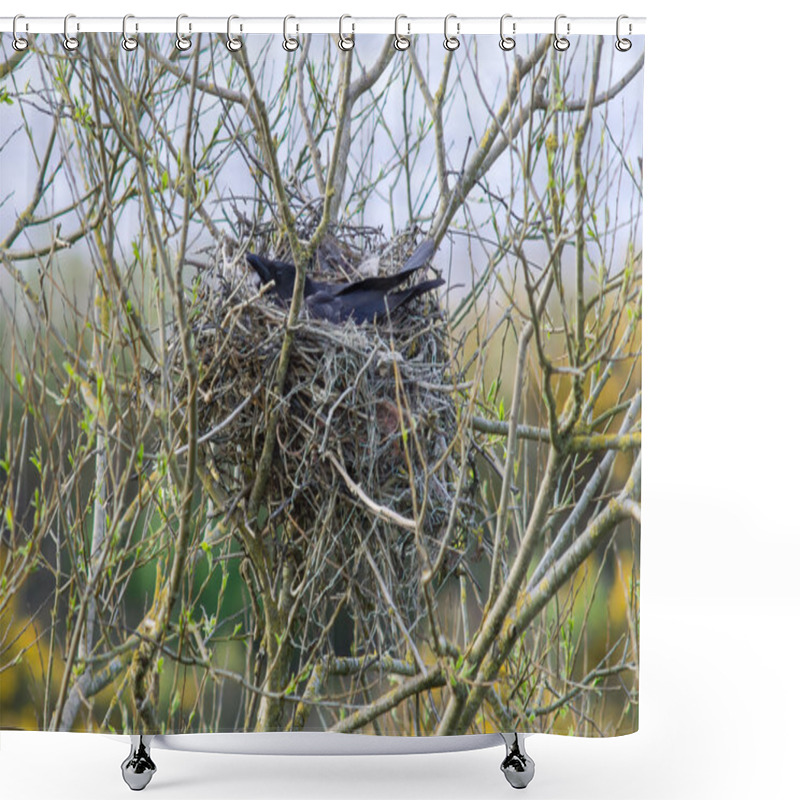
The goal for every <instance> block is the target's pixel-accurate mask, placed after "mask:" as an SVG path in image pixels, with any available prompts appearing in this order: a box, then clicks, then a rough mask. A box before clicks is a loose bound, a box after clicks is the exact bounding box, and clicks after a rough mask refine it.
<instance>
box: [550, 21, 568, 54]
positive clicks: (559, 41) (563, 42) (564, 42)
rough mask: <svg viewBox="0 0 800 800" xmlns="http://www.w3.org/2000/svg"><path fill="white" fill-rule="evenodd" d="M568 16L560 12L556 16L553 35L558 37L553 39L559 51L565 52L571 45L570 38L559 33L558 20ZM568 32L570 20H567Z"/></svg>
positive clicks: (554, 45)
mask: <svg viewBox="0 0 800 800" xmlns="http://www.w3.org/2000/svg"><path fill="white" fill-rule="evenodd" d="M566 18H567V15H566V14H559V15H558V16H557V17H556V21H555V24H554V26H553V35H554V36H555V37H556V38H555V39H554V40H553V47H555V49H556V50H558V51H559V52H563V51H564V50H566V49H567V48H568V47H569V39H565V38H564V37H563V36H561V35H559V33H558V21H559V20H560V19H566ZM567 34H569V22H567Z"/></svg>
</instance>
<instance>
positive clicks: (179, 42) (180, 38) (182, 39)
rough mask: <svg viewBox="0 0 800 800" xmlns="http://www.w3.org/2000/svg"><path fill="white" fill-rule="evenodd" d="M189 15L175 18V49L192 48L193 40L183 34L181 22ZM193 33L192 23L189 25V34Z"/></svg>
mask: <svg viewBox="0 0 800 800" xmlns="http://www.w3.org/2000/svg"><path fill="white" fill-rule="evenodd" d="M188 16H189V15H188V14H178V16H177V17H176V18H175V47H176V48H177V49H178V50H188V49H189V48H190V47H191V46H192V40H191V39H190V38H189V37H188V36H184V35H183V34H182V33H181V20H182V19H186V18H187V17H188ZM191 32H192V23H191V22H190V23H189V33H190V34H191Z"/></svg>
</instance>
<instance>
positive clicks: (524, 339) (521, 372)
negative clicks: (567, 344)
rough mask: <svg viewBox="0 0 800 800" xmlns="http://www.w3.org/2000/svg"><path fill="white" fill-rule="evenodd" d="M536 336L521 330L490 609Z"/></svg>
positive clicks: (495, 591)
mask: <svg viewBox="0 0 800 800" xmlns="http://www.w3.org/2000/svg"><path fill="white" fill-rule="evenodd" d="M532 336H533V323H532V322H530V321H528V322H527V323H525V327H524V328H523V329H522V335H521V336H520V340H519V349H518V351H517V371H516V375H515V377H514V388H513V392H514V393H513V395H512V397H511V418H510V421H509V424H508V440H507V442H506V464H505V469H504V471H503V485H502V488H501V489H500V503H499V504H498V507H497V523H496V525H495V531H494V550H493V552H492V567H491V570H492V571H491V578H490V580H489V597H488V599H487V601H486V605H487V606H490V605H492V604H493V603H494V601H495V600H496V599H497V594H498V592H499V591H500V570H501V567H502V558H501V554H502V549H503V548H502V536H503V531H504V530H505V526H506V513H507V512H508V499H509V497H510V496H511V483H512V481H513V479H514V464H515V463H516V461H517V425H518V424H519V417H520V413H521V412H520V406H521V403H522V387H523V384H524V383H525V376H526V375H527V372H528V371H527V369H526V365H527V361H528V345H529V344H530V341H531V337H532Z"/></svg>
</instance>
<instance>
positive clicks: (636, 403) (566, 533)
mask: <svg viewBox="0 0 800 800" xmlns="http://www.w3.org/2000/svg"><path fill="white" fill-rule="evenodd" d="M641 405H642V394H641V392H639V393H638V394H637V395H636V396H635V397H634V398H633V401H632V402H631V404H630V406H629V407H628V411H627V413H626V414H625V417H624V418H623V420H622V423H621V425H620V431H619V432H620V435H625V433H626V432H627V431H628V430H629V429H630V428H631V426H632V425H633V424H634V422H635V421H636V418H637V416H638V414H639V409H640V408H641ZM616 457H617V453H616V452H615V451H611V452H608V453H606V455H605V456H604V457H603V459H602V461H601V462H600V464H599V465H598V466H597V469H596V470H595V471H594V473H593V474H592V477H591V478H589V480H588V481H587V482H586V486H585V487H584V489H583V492H582V493H581V496H580V498H579V499H578V501H577V502H576V503H575V507H574V508H573V509H572V512H571V513H570V515H569V517H567V519H566V521H565V522H564V524H563V525H562V526H561V528H560V529H559V531H558V534H557V535H556V537H555V539H554V540H553V543H552V544H551V545H550V547H549V548H548V550H547V552H546V553H545V554H544V555H543V556H542V560H541V561H540V562H539V563H538V564H537V565H536V569H535V570H534V573H533V576H532V577H531V579H530V580H529V581H528V584H527V589H526V591H531V590H532V587H533V586H535V585H536V584H537V583H538V582H539V581H540V580H541V579H542V576H543V575H544V573H545V572H546V571H547V570H548V569H549V568H550V566H551V565H552V564H553V563H554V562H555V560H556V559H557V558H558V557H560V556H561V554H562V552H563V551H564V550H565V549H566V547H567V544H568V543H569V540H570V538H571V536H572V534H573V533H574V532H575V530H576V529H577V527H578V523H579V522H580V520H581V517H582V516H583V514H584V512H585V511H586V509H587V507H588V506H589V503H590V502H591V501H592V498H594V496H595V495H596V493H597V491H598V490H599V488H600V486H601V484H602V482H603V481H604V480H605V479H606V476H607V475H608V474H609V473H610V471H611V467H612V465H613V463H614V459H615V458H616Z"/></svg>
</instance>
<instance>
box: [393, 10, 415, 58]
mask: <svg viewBox="0 0 800 800" xmlns="http://www.w3.org/2000/svg"><path fill="white" fill-rule="evenodd" d="M401 19H408V17H407V16H406V15H405V14H398V15H397V16H396V17H395V18H394V49H395V50H400V51H403V50H408V48H409V47H411V39H409V38H408V36H407V35H406V34H403V33H400V20H401ZM406 30H408V32H409V33H411V25H409V24H408V23H406Z"/></svg>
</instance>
